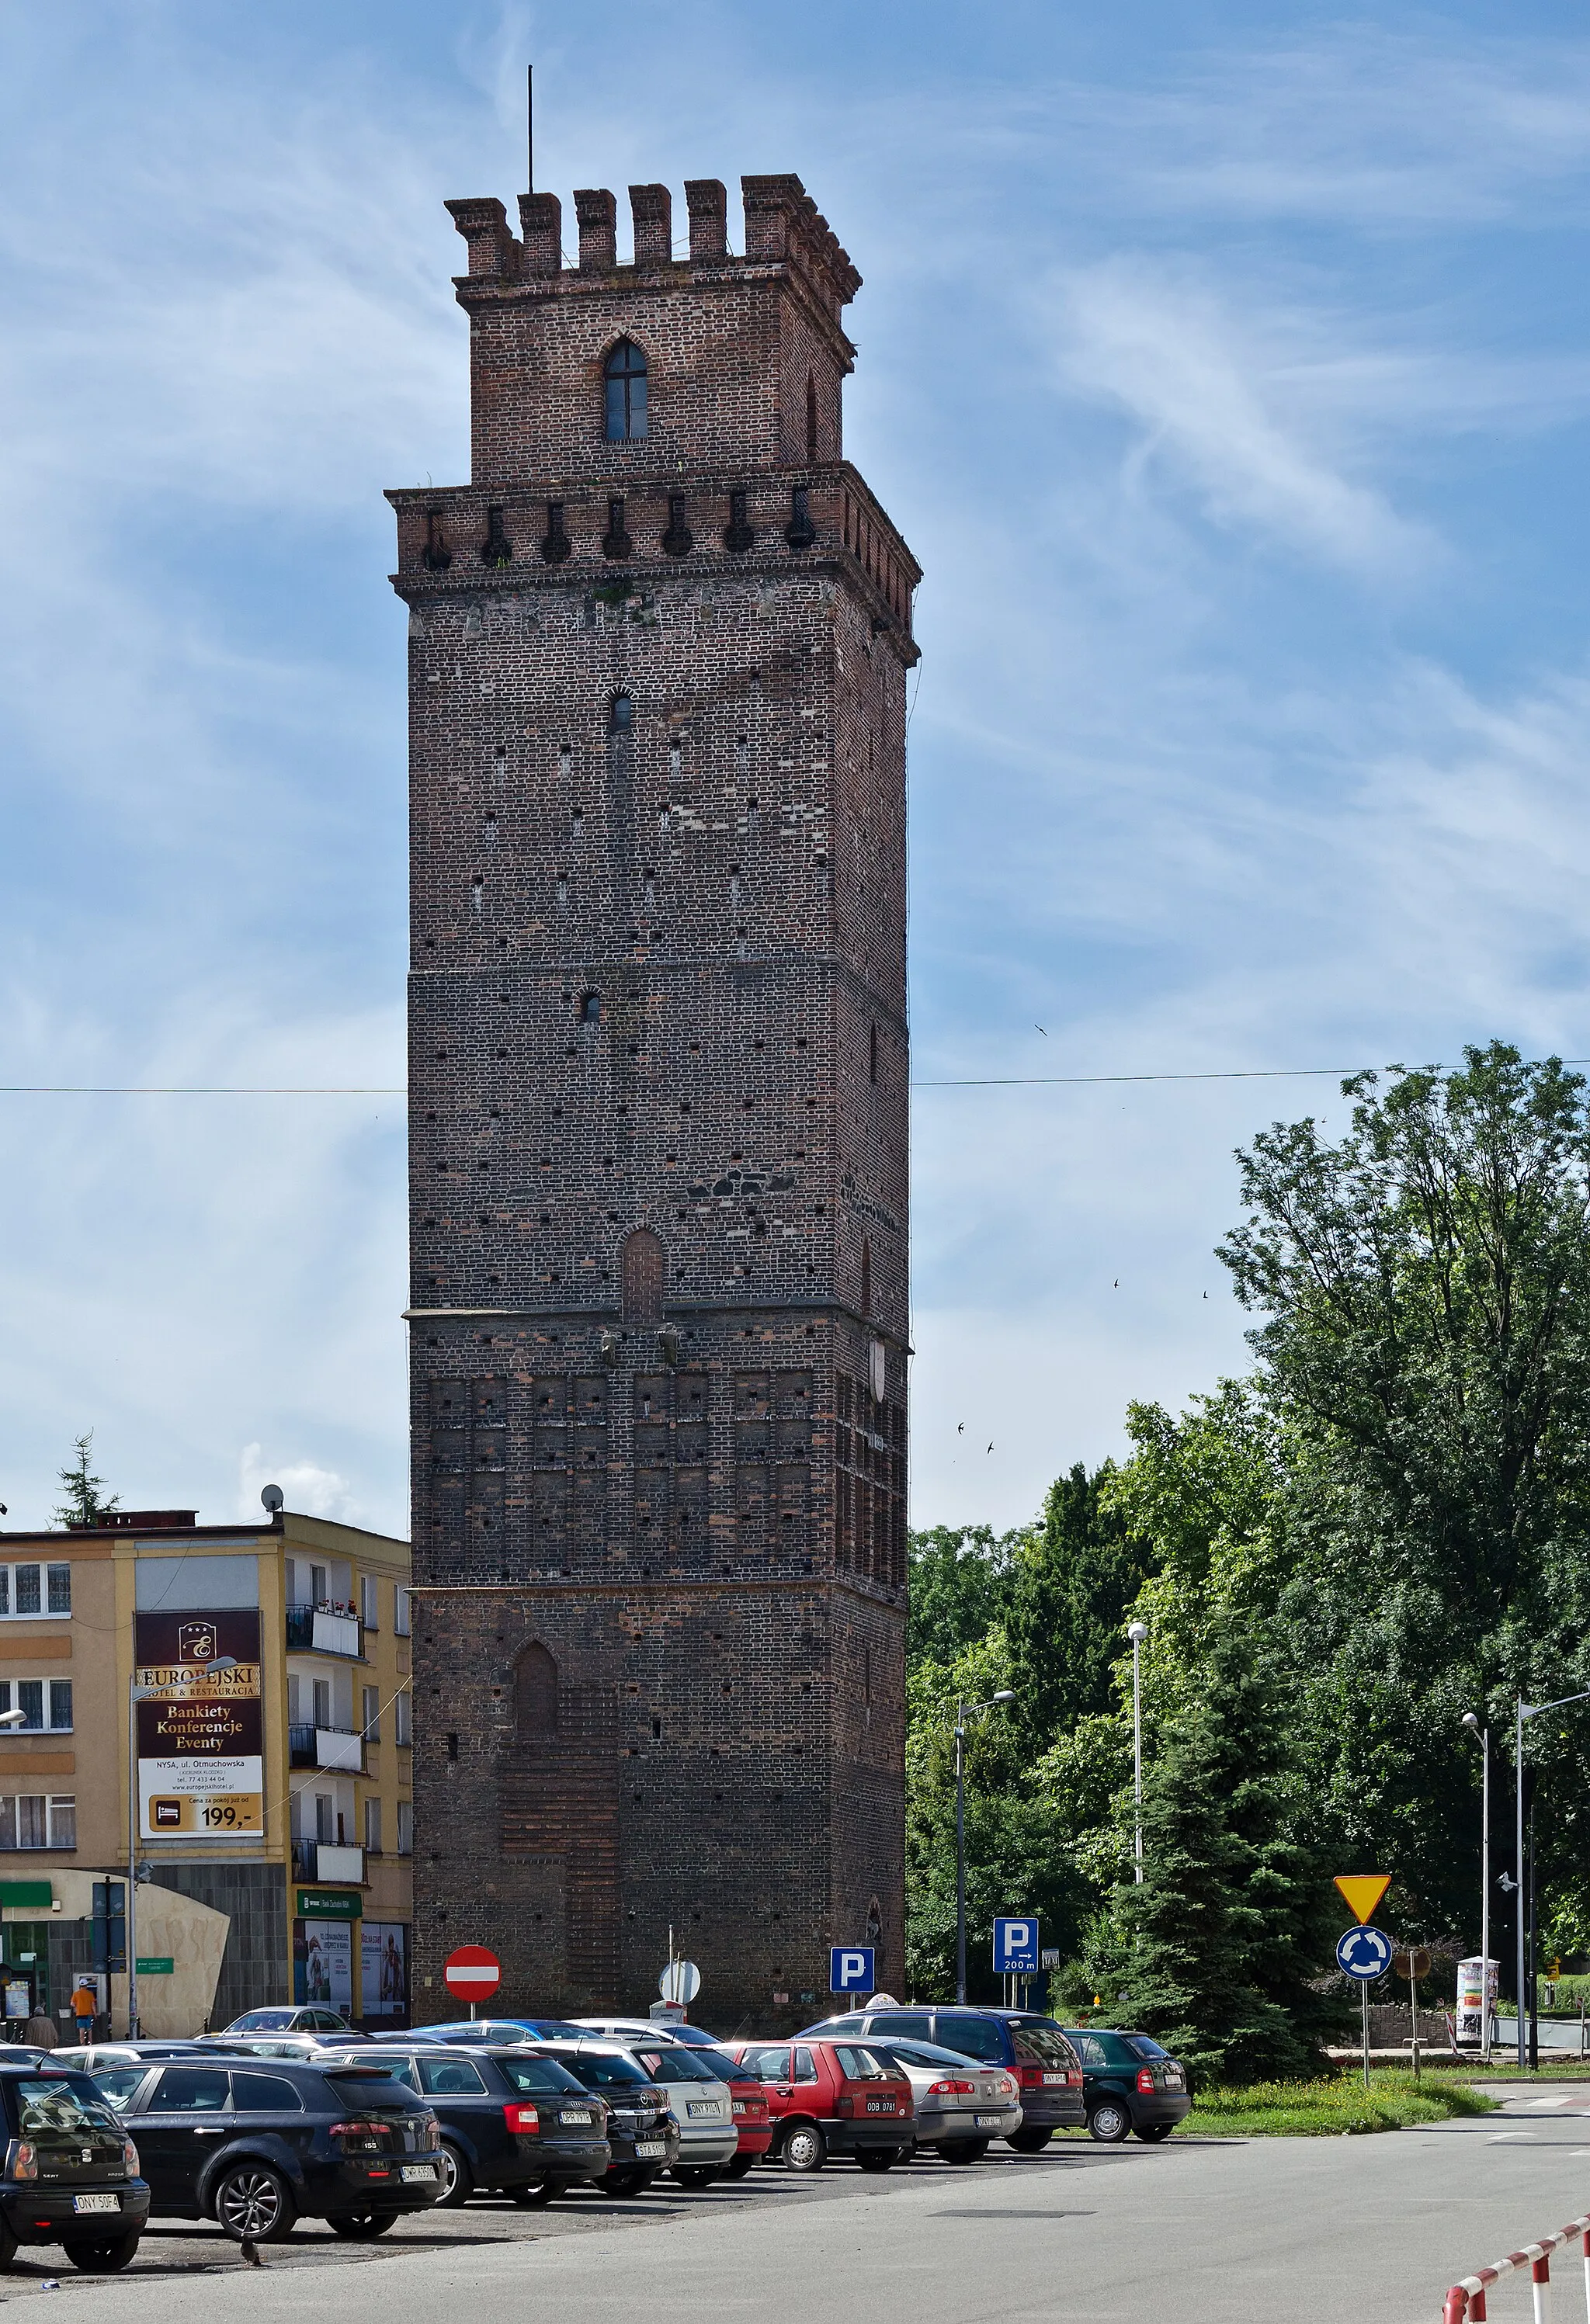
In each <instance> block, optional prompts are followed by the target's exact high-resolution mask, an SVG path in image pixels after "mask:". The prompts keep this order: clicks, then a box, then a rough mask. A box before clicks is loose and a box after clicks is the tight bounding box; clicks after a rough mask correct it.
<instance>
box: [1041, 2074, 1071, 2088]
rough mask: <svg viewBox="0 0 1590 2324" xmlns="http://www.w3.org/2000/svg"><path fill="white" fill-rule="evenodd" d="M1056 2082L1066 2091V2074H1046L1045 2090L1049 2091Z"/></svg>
mask: <svg viewBox="0 0 1590 2324" xmlns="http://www.w3.org/2000/svg"><path fill="white" fill-rule="evenodd" d="M1056 2082H1058V2084H1059V2086H1060V2088H1061V2089H1065V2087H1066V2077H1065V2076H1064V2074H1045V2076H1044V2078H1043V2087H1044V2089H1049V2088H1050V2087H1051V2086H1052V2085H1053V2084H1054V2083H1056Z"/></svg>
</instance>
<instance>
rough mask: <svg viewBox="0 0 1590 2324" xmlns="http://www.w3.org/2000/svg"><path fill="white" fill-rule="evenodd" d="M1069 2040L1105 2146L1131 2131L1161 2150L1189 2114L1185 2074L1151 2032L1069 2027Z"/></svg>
mask: <svg viewBox="0 0 1590 2324" xmlns="http://www.w3.org/2000/svg"><path fill="white" fill-rule="evenodd" d="M1066 2039H1067V2040H1068V2042H1069V2043H1070V2044H1071V2047H1072V2048H1073V2049H1074V2050H1075V2051H1076V2052H1077V2056H1078V2057H1079V2058H1080V2059H1081V2061H1082V2077H1083V2081H1082V2094H1083V2097H1084V2098H1085V2099H1086V2105H1087V2127H1088V2129H1089V2130H1090V2131H1091V2132H1092V2133H1093V2135H1094V2136H1095V2138H1096V2139H1099V2140H1100V2141H1101V2142H1102V2143H1103V2144H1105V2146H1118V2145H1119V2144H1120V2143H1121V2141H1122V2140H1123V2138H1125V2137H1126V2136H1128V2135H1129V2134H1130V2133H1131V2132H1132V2131H1135V2132H1136V2133H1137V2135H1138V2136H1139V2138H1141V2139H1143V2140H1144V2141H1146V2143H1147V2144H1149V2145H1150V2146H1158V2145H1159V2144H1160V2140H1161V2139H1166V2138H1169V2135H1170V2134H1171V2132H1172V2131H1173V2130H1174V2129H1175V2127H1176V2126H1177V2124H1178V2123H1179V2122H1180V2121H1181V2120H1182V2119H1183V2118H1184V2117H1185V2116H1187V2115H1188V2113H1189V2112H1190V2110H1191V2107H1192V2098H1191V2097H1190V2096H1189V2094H1188V2087H1187V2074H1186V2071H1185V2070H1184V2068H1183V2067H1182V2066H1181V2065H1180V2064H1179V2062H1178V2061H1177V2060H1176V2059H1174V2058H1173V2057H1172V2056H1171V2055H1170V2052H1169V2050H1165V2049H1161V2047H1160V2044H1159V2043H1158V2042H1156V2041H1155V2040H1154V2038H1153V2036H1152V2035H1151V2034H1150V2033H1115V2032H1114V2031H1112V2030H1107V2029H1106V2028H1105V2027H1104V2026H1100V2025H1086V2026H1073V2027H1069V2028H1068V2030H1067V2034H1066Z"/></svg>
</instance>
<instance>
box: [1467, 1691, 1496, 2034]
mask: <svg viewBox="0 0 1590 2324" xmlns="http://www.w3.org/2000/svg"><path fill="white" fill-rule="evenodd" d="M1463 1723H1464V1725H1465V1727H1466V1728H1467V1729H1468V1731H1469V1733H1470V1734H1471V1735H1473V1736H1475V1737H1477V1738H1478V1740H1479V1746H1480V2011H1481V2020H1480V2023H1481V2033H1480V2054H1481V2055H1482V2057H1483V2058H1484V2061H1485V2062H1486V2064H1487V2065H1488V2064H1489V2063H1490V2061H1491V1730H1490V1729H1489V1728H1488V1727H1482V1726H1481V1725H1480V1722H1479V1720H1478V1718H1477V1716H1476V1715H1475V1713H1474V1711H1465V1712H1464V1714H1463Z"/></svg>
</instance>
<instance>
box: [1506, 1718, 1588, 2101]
mask: <svg viewBox="0 0 1590 2324" xmlns="http://www.w3.org/2000/svg"><path fill="white" fill-rule="evenodd" d="M1570 1702H1590V1687H1586V1688H1585V1692H1583V1693H1582V1694H1559V1695H1558V1698H1557V1701H1555V1702H1526V1701H1524V1699H1523V1697H1522V1695H1520V1697H1519V1699H1518V1728H1517V1731H1516V1734H1515V1736H1514V1740H1513V1794H1512V1801H1513V1815H1514V1821H1515V1830H1514V1835H1513V1839H1514V1847H1515V1850H1516V1860H1515V1862H1514V1866H1513V1870H1514V1872H1515V1874H1516V1876H1517V1879H1518V1887H1517V1890H1516V1892H1515V1896H1516V1902H1517V1906H1518V2062H1519V2070H1520V2071H1521V2072H1522V2070H1523V2068H1524V2065H1525V2062H1526V2060H1525V2047H1526V2044H1525V2036H1524V1914H1525V1909H1526V1905H1525V1888H1524V1881H1525V1869H1524V1721H1525V1720H1526V1719H1539V1716H1540V1714H1541V1712H1542V1711H1563V1710H1566V1708H1567V1705H1568V1704H1569V1703H1570Z"/></svg>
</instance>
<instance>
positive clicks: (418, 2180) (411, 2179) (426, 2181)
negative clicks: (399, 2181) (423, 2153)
mask: <svg viewBox="0 0 1590 2324" xmlns="http://www.w3.org/2000/svg"><path fill="white" fill-rule="evenodd" d="M402 2175H403V2178H404V2181H406V2183H407V2184H408V2185H409V2186H411V2187H415V2186H426V2187H434V2186H435V2184H436V2165H435V2164H434V2163H404V2165H403V2172H402Z"/></svg>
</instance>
